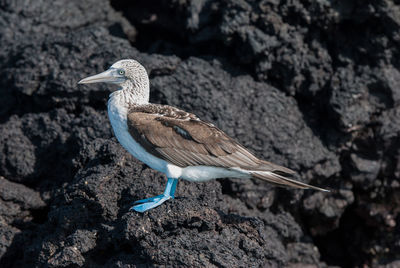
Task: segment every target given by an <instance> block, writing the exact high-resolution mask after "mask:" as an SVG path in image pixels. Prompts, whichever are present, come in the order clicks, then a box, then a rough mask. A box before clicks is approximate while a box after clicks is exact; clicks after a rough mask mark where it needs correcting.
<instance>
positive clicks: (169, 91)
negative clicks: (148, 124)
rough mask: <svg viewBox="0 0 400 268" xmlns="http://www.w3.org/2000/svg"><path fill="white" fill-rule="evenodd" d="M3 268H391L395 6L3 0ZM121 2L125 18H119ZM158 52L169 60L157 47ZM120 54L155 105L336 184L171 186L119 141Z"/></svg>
mask: <svg viewBox="0 0 400 268" xmlns="http://www.w3.org/2000/svg"><path fill="white" fill-rule="evenodd" d="M0 10H1V12H0V44H1V47H2V49H1V50H0V94H1V95H0V96H1V97H0V226H1V228H0V266H1V267H99V266H100V267H101V266H103V267H131V266H132V267H133V266H179V267H181V266H185V267H193V266H195V267H198V266H206V267H249V266H251V267H282V266H285V267H326V266H336V265H338V266H342V267H354V266H364V265H368V266H376V267H384V266H387V267H396V265H398V264H397V262H398V261H397V260H398V259H399V258H400V255H399V252H400V243H399V241H400V232H399V228H398V226H399V224H400V216H399V215H400V214H399V213H400V210H399V207H400V199H399V198H398V196H399V194H400V192H399V188H400V172H399V168H400V160H399V159H400V139H399V135H400V128H399V126H400V122H399V118H400V110H399V100H400V93H399V92H400V91H399V90H400V89H399V82H398V81H399V78H400V71H399V68H400V65H399V64H398V60H397V59H398V58H399V56H400V53H399V47H400V46H399V42H400V38H399V36H400V35H399V33H400V12H399V10H400V9H399V4H398V3H397V2H396V1H392V0H379V1H363V2H360V1H350V2H340V1H317V2H316V1H309V0H305V1H244V0H235V1H209V0H201V1H176V0H162V1H132V2H127V1H118V0H113V1H105V0H102V1H94V0H90V1H65V0H56V1H34V2H32V1H25V0H18V1H7V0H6V1H1V2H0ZM116 10H117V11H116ZM155 53H158V54H155ZM121 58H135V59H137V60H138V61H139V62H141V63H142V64H143V65H144V66H145V67H146V69H147V70H148V72H149V75H150V78H151V88H152V94H151V101H152V102H156V103H163V104H169V105H174V106H178V107H181V108H183V109H185V110H188V111H190V112H194V113H196V114H197V115H198V116H199V117H200V118H202V119H205V120H208V121H211V122H212V123H214V124H216V125H218V126H219V127H220V128H221V129H223V130H224V131H226V132H227V133H228V134H229V135H231V136H232V137H234V138H236V139H237V140H238V141H240V142H241V143H242V144H244V145H245V146H246V147H248V148H249V149H250V150H251V151H253V152H254V153H255V154H256V155H258V156H260V157H263V158H265V159H267V160H270V161H273V162H275V163H278V164H282V165H285V166H288V167H290V168H292V169H294V170H296V171H297V172H298V173H299V179H300V180H303V181H305V182H307V183H313V184H315V185H318V186H321V187H326V188H329V189H331V190H332V192H331V193H322V192H313V191H300V190H287V189H281V188H275V187H273V186H271V185H268V184H266V183H263V182H260V181H251V180H249V181H240V180H233V179H221V180H216V181H210V182H206V183H190V182H186V181H182V182H179V186H178V189H177V198H176V199H175V200H170V201H168V202H166V203H165V204H163V205H162V206H160V207H158V208H156V209H153V210H151V211H149V212H146V213H144V214H138V213H134V212H130V211H129V208H130V206H131V205H132V203H133V201H135V200H138V199H142V198H146V197H150V196H153V195H157V194H159V193H160V192H162V191H163V188H164V185H165V181H166V179H165V178H164V176H163V175H162V174H160V173H158V172H156V171H154V170H151V169H149V168H148V167H146V166H145V165H143V164H142V163H140V162H138V161H137V160H135V159H134V158H133V157H132V156H130V155H129V154H128V153H127V152H125V150H124V149H123V148H122V147H121V146H120V145H119V144H118V142H117V141H116V140H115V138H113V135H112V131H111V129H110V126H109V123H108V118H107V115H106V102H107V98H108V94H109V93H110V92H111V90H112V86H110V85H100V84H99V85H91V86H78V85H77V84H76V83H77V81H79V80H80V79H82V78H83V77H86V76H88V75H91V74H95V73H98V72H100V71H103V70H104V69H106V68H107V67H108V66H110V65H111V64H112V63H114V62H115V61H117V60H119V59H121Z"/></svg>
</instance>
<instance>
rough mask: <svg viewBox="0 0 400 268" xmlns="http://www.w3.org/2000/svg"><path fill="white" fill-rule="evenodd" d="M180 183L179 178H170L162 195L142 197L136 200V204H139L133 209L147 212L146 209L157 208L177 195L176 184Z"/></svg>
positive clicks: (132, 208)
mask: <svg viewBox="0 0 400 268" xmlns="http://www.w3.org/2000/svg"><path fill="white" fill-rule="evenodd" d="M177 184H178V179H168V181H167V186H166V187H165V190H164V193H163V194H161V195H157V196H154V197H150V198H146V199H142V200H138V201H136V202H135V203H134V204H137V205H135V206H133V207H131V210H135V211H137V212H145V211H146V210H149V209H152V208H155V207H157V206H159V205H161V204H162V203H164V202H165V201H166V200H168V199H170V198H174V197H175V190H176V185H177Z"/></svg>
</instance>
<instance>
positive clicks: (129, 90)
mask: <svg viewBox="0 0 400 268" xmlns="http://www.w3.org/2000/svg"><path fill="white" fill-rule="evenodd" d="M110 97H111V98H114V97H116V98H118V99H119V102H120V103H121V104H125V105H127V106H129V105H131V104H139V105H140V104H147V103H149V98H150V87H149V81H148V79H147V80H146V81H138V82H136V83H134V82H132V81H130V80H127V81H126V82H124V83H123V84H122V85H121V88H120V89H119V90H117V91H115V92H113V93H112V94H111V95H110Z"/></svg>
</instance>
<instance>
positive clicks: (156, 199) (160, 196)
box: [133, 194, 164, 205]
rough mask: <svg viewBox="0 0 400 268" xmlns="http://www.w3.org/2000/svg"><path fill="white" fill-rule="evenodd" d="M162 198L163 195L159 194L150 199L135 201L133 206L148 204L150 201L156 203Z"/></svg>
mask: <svg viewBox="0 0 400 268" xmlns="http://www.w3.org/2000/svg"><path fill="white" fill-rule="evenodd" d="M163 197H164V195H163V194H160V195H157V196H153V197H150V198H146V199H141V200H137V201H135V202H133V204H134V205H137V204H143V203H148V202H151V201H154V202H157V201H158V200H160V199H161V198H163Z"/></svg>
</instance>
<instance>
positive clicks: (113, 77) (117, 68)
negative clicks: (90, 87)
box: [78, 59, 149, 89]
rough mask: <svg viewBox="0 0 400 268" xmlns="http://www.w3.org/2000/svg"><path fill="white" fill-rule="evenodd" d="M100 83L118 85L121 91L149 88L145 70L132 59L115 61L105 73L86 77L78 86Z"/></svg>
mask: <svg viewBox="0 0 400 268" xmlns="http://www.w3.org/2000/svg"><path fill="white" fill-rule="evenodd" d="M100 82H104V83H111V84H118V85H120V86H121V88H122V89H124V88H132V87H140V88H146V89H147V88H148V87H149V77H148V75H147V72H146V69H145V68H144V67H143V66H142V65H141V64H140V63H139V62H137V61H135V60H132V59H126V60H120V61H117V62H116V63H114V64H113V65H111V67H110V68H109V69H108V70H107V71H104V72H102V73H99V74H96V75H93V76H89V77H86V78H84V79H82V80H81V81H79V82H78V84H90V83H100Z"/></svg>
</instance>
